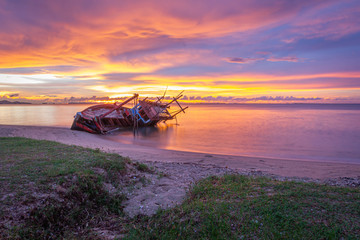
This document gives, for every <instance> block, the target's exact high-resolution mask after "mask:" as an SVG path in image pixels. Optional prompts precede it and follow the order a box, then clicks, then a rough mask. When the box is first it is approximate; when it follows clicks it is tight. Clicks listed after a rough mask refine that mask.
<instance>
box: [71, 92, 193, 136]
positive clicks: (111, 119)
mask: <svg viewBox="0 0 360 240" xmlns="http://www.w3.org/2000/svg"><path fill="white" fill-rule="evenodd" d="M182 96H183V95H181V94H179V95H178V96H177V97H174V98H173V99H172V100H171V101H170V102H168V103H163V102H162V101H163V99H164V96H163V97H161V98H158V99H157V100H156V101H152V100H148V99H147V98H145V99H143V100H138V94H134V96H133V97H131V98H128V99H126V100H125V101H124V102H122V103H120V104H119V103H115V104H100V105H94V106H90V107H88V108H86V109H85V110H83V111H81V112H78V113H76V115H75V116H74V122H73V124H72V126H71V129H72V130H80V131H86V132H89V133H97V134H106V133H109V132H111V131H115V130H118V129H126V128H133V129H136V128H138V127H145V126H155V125H157V124H158V123H160V122H166V121H168V120H171V119H174V118H175V117H176V115H177V114H179V113H181V112H184V113H185V109H187V108H188V107H185V108H183V107H182V106H181V105H180V103H179V102H178V101H177V100H178V99H179V98H181V97H182ZM131 101H134V107H133V108H129V107H125V104H127V103H129V102H131ZM172 103H177V105H178V107H179V109H177V110H175V111H173V112H170V111H169V110H170V104H172Z"/></svg>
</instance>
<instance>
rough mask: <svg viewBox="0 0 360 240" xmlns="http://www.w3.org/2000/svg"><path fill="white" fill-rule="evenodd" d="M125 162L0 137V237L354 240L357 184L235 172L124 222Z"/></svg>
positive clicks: (359, 222) (358, 222) (359, 221)
mask: <svg viewBox="0 0 360 240" xmlns="http://www.w3.org/2000/svg"><path fill="white" fill-rule="evenodd" d="M127 163H130V160H129V159H127V158H123V157H121V156H119V155H116V154H106V153H103V152H101V151H100V150H99V149H95V150H92V149H87V148H82V147H76V146H68V145H64V144H59V143H55V142H49V141H37V140H30V139H25V138H0V239H63V238H64V239H99V235H97V233H96V231H95V232H94V231H93V230H94V229H99V228H100V229H111V230H113V231H114V232H117V233H119V234H120V233H121V234H122V237H125V239H342V238H344V239H359V238H360V190H359V188H347V187H332V186H326V185H319V184H314V183H299V182H291V181H286V182H280V181H275V180H272V179H269V178H263V177H256V178H253V177H246V176H240V175H226V176H223V177H209V178H206V179H204V180H202V181H200V182H198V183H197V184H196V185H195V186H193V187H192V189H191V190H190V192H189V193H188V196H187V198H186V200H185V201H184V202H183V203H182V204H181V205H179V206H177V207H175V208H173V209H169V210H159V212H158V213H157V214H155V215H154V216H151V217H146V216H137V217H135V218H133V219H130V218H129V217H128V216H126V214H124V213H123V207H124V206H123V200H124V199H125V196H124V195H122V194H121V190H122V188H127V187H128V185H131V184H132V181H128V182H127V184H128V185H126V184H125V185H124V184H122V183H121V181H122V180H121V179H124V178H126V174H127ZM131 164H132V165H133V166H135V168H136V169H137V170H139V171H143V172H151V171H153V170H152V169H149V168H148V167H147V166H146V165H144V164H141V163H131ZM165 176H166V175H165V174H162V175H161V176H160V177H165ZM140 179H141V178H140ZM139 181H142V180H139ZM143 181H144V184H145V181H146V179H145V178H144V179H143ZM106 184H111V185H112V186H114V188H115V190H116V191H115V192H112V193H110V192H109V191H107V190H106V189H105V188H104V186H105V185H106ZM54 193H56V196H53V195H54ZM34 194H35V195H34ZM41 194H47V197H42V198H41V201H39V199H38V197H37V196H39V195H41ZM5 196H7V197H5ZM24 206H25V207H28V208H26V209H27V210H26V209H25V210H24V211H23V212H22V211H21V207H24ZM19 209H20V210H19ZM15 213H16V214H18V215H19V214H20V215H21V214H23V215H21V216H17V217H18V219H17V220H16V221H17V222H16V221H15V222H14V223H13V227H12V228H9V227H5V225H4V224H3V225H2V223H4V219H5V220H6V219H9V217H8V216H12V215H13V214H15ZM15 218H16V217H15ZM5 222H6V221H5Z"/></svg>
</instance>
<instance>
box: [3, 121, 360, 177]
mask: <svg viewBox="0 0 360 240" xmlns="http://www.w3.org/2000/svg"><path fill="white" fill-rule="evenodd" d="M0 136H1V137H26V138H32V139H41V140H50V141H56V142H60V143H64V144H70V145H78V146H83V147H89V148H93V149H95V148H99V149H100V150H102V151H105V152H111V153H118V154H120V155H122V156H128V157H130V158H131V159H133V160H135V161H140V162H159V163H180V164H196V165H200V166H203V167H221V168H229V169H234V170H241V171H261V172H263V173H265V174H269V175H277V176H282V177H299V178H312V179H319V180H325V179H329V178H339V177H349V178H355V177H358V176H359V175H360V164H351V163H334V162H317V161H299V160H284V159H270V158H257V157H243V156H229V155H216V154H207V153H194V152H183V151H174V150H165V149H156V148H151V147H146V146H139V145H130V144H123V143H119V142H114V141H110V140H107V139H105V138H104V137H103V136H101V135H95V134H89V133H86V132H80V131H72V130H70V129H67V128H58V127H38V126H10V125H0Z"/></svg>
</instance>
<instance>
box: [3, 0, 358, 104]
mask: <svg viewBox="0 0 360 240" xmlns="http://www.w3.org/2000/svg"><path fill="white" fill-rule="evenodd" d="M0 23H1V24H0V100H10V101H15V100H17V101H18V100H27V101H31V100H38V101H42V102H45V101H58V102H61V101H63V99H65V98H67V99H69V98H70V97H74V98H76V99H80V98H82V99H83V100H86V99H97V98H99V99H101V98H104V97H110V98H116V97H124V96H129V95H132V94H133V93H139V94H140V95H142V96H156V95H162V93H163V92H164V90H165V89H166V87H167V86H168V94H169V95H176V94H177V93H178V92H179V91H181V90H185V95H186V97H187V99H192V100H193V99H198V101H199V100H202V101H226V102H281V101H287V102H289V101H290V102H292V101H299V102H304V101H305V102H339V103H340V102H351V103H360V1H358V0H342V1H339V0H336V1H331V0H326V1H325V0H324V1H322V0H303V1H288V0H267V1H266V0H265V1H264V0H222V1H214V0H203V1H196V0H191V1H190V0H181V1H169V0H167V1H165V0H157V1H150V0H147V1H145V0H144V1H134V0H132V1H124V0H122V1H118V0H101V1H97V0H76V1H74V0H58V1H56V0H54V1H45V0H0ZM93 96H96V98H95V97H93Z"/></svg>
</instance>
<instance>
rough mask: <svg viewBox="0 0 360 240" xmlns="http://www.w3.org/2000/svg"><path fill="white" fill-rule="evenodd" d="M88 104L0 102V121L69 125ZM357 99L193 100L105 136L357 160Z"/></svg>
mask: <svg viewBox="0 0 360 240" xmlns="http://www.w3.org/2000/svg"><path fill="white" fill-rule="evenodd" d="M86 107H88V106H87V105H83V104H80V105H22V106H21V105H14V106H13V105H2V106H1V105H0V124H10V125H14V124H18V125H36V126H60V127H66V128H70V126H71V124H72V121H73V116H74V114H75V113H76V112H78V111H81V110H83V109H85V108H86ZM359 119H360V105H334V106H333V105H325V106H322V105H312V104H308V105H307V104H304V105H224V104H219V105H193V106H191V107H190V108H189V110H188V111H187V113H186V114H183V115H180V116H179V118H178V122H179V124H180V125H175V121H174V122H167V124H160V125H159V126H157V127H147V128H141V129H139V130H138V132H137V134H135V136H134V133H133V131H132V129H130V130H123V131H118V132H114V133H112V134H110V135H107V136H102V137H104V138H107V139H110V140H112V141H118V142H123V143H128V144H138V145H144V146H151V147H157V148H163V149H173V150H184V151H193V152H207V153H218V154H231V155H247V156H263V157H274V158H290V159H316V160H327V161H342V162H344V161H348V162H358V163H360V148H359V146H360V138H359V136H360V124H359Z"/></svg>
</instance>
